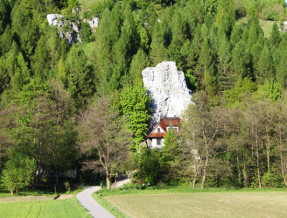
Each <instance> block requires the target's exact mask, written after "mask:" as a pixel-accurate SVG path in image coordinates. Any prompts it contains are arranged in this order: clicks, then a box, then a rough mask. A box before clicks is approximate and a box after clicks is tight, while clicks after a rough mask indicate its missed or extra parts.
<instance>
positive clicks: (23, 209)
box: [0, 189, 91, 218]
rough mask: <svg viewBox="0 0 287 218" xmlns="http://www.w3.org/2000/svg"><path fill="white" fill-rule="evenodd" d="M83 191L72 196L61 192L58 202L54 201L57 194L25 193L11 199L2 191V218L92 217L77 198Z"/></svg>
mask: <svg viewBox="0 0 287 218" xmlns="http://www.w3.org/2000/svg"><path fill="white" fill-rule="evenodd" d="M81 190H82V189H78V190H75V191H73V192H71V193H70V194H66V193H64V192H63V193H62V192H61V193H60V197H59V198H58V200H54V197H55V196H56V195H55V193H52V192H49V191H34V192H33V191H30V192H29V191H23V192H21V193H19V194H16V193H15V195H14V196H13V197H11V195H10V193H8V192H4V191H3V190H0V217H1V218H2V217H3V218H8V217H11V218H21V217H29V218H34V217H41V218H42V217H47V218H48V217H53V218H54V217H55V218H57V217H59V218H65V217H67V218H73V217H77V218H78V217H79V218H81V217H91V216H90V214H89V213H88V211H87V210H86V209H85V208H84V207H83V206H81V205H80V203H79V202H78V200H77V199H76V197H75V195H76V193H78V192H80V191H81Z"/></svg>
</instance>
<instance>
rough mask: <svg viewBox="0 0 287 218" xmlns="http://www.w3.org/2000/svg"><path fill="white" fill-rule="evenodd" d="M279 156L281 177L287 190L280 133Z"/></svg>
mask: <svg viewBox="0 0 287 218" xmlns="http://www.w3.org/2000/svg"><path fill="white" fill-rule="evenodd" d="M279 135H280V136H279V155H280V169H281V175H282V178H283V181H284V184H285V187H286V188H287V177H286V173H285V171H286V169H285V165H284V162H285V160H284V156H283V145H282V134H281V131H280V133H279Z"/></svg>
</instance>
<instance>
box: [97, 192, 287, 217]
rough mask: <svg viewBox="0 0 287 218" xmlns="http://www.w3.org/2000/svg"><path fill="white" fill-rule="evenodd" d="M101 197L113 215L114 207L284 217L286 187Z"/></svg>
mask: <svg viewBox="0 0 287 218" xmlns="http://www.w3.org/2000/svg"><path fill="white" fill-rule="evenodd" d="M95 198H96V199H97V198H98V197H95ZM102 198H103V201H104V204H103V206H105V207H106V208H108V209H110V210H111V208H112V212H114V214H115V215H118V214H119V213H117V209H118V210H119V211H121V212H122V214H125V215H127V216H129V217H287V192H286V190H283V191H260V190H259V191H258V190H256V191H206V192H204V191H194V192H192V191H191V192H190V191H187V192H184V191H169V190H159V191H135V192H134V193H133V192H130V193H125V194H120V192H118V194H117V192H115V193H114V194H113V195H109V194H105V193H104V194H103V197H102ZM100 203H102V202H100ZM108 203H111V204H112V205H108ZM122 214H119V216H122Z"/></svg>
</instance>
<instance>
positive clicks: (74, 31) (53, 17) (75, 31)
mask: <svg viewBox="0 0 287 218" xmlns="http://www.w3.org/2000/svg"><path fill="white" fill-rule="evenodd" d="M47 20H48V23H49V25H50V26H57V27H58V30H59V35H60V37H61V38H63V39H65V40H66V41H67V42H68V43H69V44H73V43H74V42H76V41H79V42H82V40H81V38H80V35H79V28H78V25H77V24H75V23H74V22H70V21H67V20H65V19H64V16H63V15H61V14H48V15H47ZM64 26H68V27H69V29H70V30H69V31H64V30H63V27H64Z"/></svg>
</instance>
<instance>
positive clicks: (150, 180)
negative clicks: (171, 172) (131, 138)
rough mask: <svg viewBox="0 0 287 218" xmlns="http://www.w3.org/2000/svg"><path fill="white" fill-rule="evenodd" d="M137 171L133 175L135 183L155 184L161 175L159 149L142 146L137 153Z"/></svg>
mask: <svg viewBox="0 0 287 218" xmlns="http://www.w3.org/2000/svg"><path fill="white" fill-rule="evenodd" d="M137 158H138V159H137V164H138V170H139V171H138V172H137V173H136V175H134V178H135V179H136V180H137V183H140V184H150V185H155V184H157V182H158V181H159V180H160V178H161V176H162V174H161V173H162V172H161V165H160V161H159V160H160V151H159V150H157V149H149V148H142V149H141V153H139V154H138V155H137Z"/></svg>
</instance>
